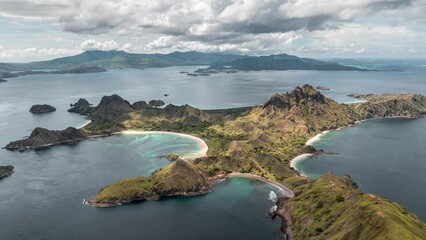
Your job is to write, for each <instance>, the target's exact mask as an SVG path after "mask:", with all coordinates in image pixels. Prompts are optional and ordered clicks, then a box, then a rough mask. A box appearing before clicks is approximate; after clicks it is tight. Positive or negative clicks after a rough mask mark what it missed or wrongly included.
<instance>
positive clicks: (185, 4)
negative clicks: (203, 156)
mask: <svg viewBox="0 0 426 240" xmlns="http://www.w3.org/2000/svg"><path fill="white" fill-rule="evenodd" d="M424 1H425V0H368V1H361V2H360V1H358V0H347V1H340V0H316V1H312V0H281V1H267V0H245V1H235V0H216V1H214V0H205V1H201V0H183V1H178V2H177V1H174V0H158V1H151V0H150V1H148V0H145V1H140V0H126V1H122V2H120V1H115V0H90V1H83V0H73V1H66V0H62V2H61V1H55V0H50V2H49V0H45V1H43V3H38V2H37V1H34V0H13V1H11V0H2V1H0V15H9V16H25V17H46V18H54V19H55V20H56V21H57V22H58V23H59V24H60V25H61V26H62V28H63V30H64V31H67V32H72V33H77V34H103V33H110V32H114V31H120V30H121V31H122V32H123V33H125V34H128V35H141V34H149V33H151V34H162V35H169V36H179V37H181V38H182V39H187V40H197V41H206V42H223V41H232V42H235V41H245V39H246V38H248V37H253V36H254V35H256V34H267V33H285V32H291V31H315V30H324V29H328V28H329V27H330V26H337V25H338V24H333V23H338V22H342V21H351V20H353V19H355V18H357V17H363V16H369V15H372V14H375V13H377V12H380V11H389V10H395V9H401V8H407V7H410V6H412V5H413V3H417V2H424ZM58 2H60V3H58ZM242 35H244V37H242Z"/></svg>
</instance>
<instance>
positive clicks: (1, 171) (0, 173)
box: [0, 165, 14, 179]
mask: <svg viewBox="0 0 426 240" xmlns="http://www.w3.org/2000/svg"><path fill="white" fill-rule="evenodd" d="M13 169H14V167H13V166H10V165H9V166H0V179H2V178H5V177H9V176H10V175H12V173H13Z"/></svg>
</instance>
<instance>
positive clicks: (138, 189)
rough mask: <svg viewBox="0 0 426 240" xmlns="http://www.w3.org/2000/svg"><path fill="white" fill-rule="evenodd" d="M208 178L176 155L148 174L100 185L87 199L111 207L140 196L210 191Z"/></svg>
mask: <svg viewBox="0 0 426 240" xmlns="http://www.w3.org/2000/svg"><path fill="white" fill-rule="evenodd" d="M210 185H211V184H210V181H209V180H208V178H207V176H206V175H205V174H204V173H203V172H202V171H200V170H199V169H198V168H197V167H196V166H195V165H193V164H191V163H188V162H185V161H184V160H181V159H177V160H176V161H175V162H173V163H172V164H171V165H170V166H168V167H166V168H164V169H160V170H159V171H157V172H155V173H154V174H153V175H151V176H149V177H136V178H129V179H123V180H121V181H118V182H115V183H113V184H110V185H108V186H106V187H105V188H103V189H102V190H101V191H100V192H99V193H98V194H97V195H96V196H95V197H93V198H90V199H89V200H88V202H89V203H90V204H91V205H93V206H98V207H111V206H118V205H121V204H124V203H129V202H132V201H139V200H157V199H159V198H160V197H166V196H195V195H200V194H205V193H208V192H209V191H210Z"/></svg>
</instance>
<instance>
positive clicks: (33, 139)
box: [4, 127, 87, 151]
mask: <svg viewBox="0 0 426 240" xmlns="http://www.w3.org/2000/svg"><path fill="white" fill-rule="evenodd" d="M86 138H87V135H86V133H85V132H84V131H81V130H79V129H76V128H73V127H69V128H67V129H65V130H60V131H56V130H48V129H45V128H40V127H38V128H35V129H34V130H33V131H32V132H31V135H30V136H29V137H28V138H26V139H22V140H18V141H14V142H10V143H9V144H7V145H6V146H5V147H4V148H5V149H7V150H12V151H15V150H16V151H25V150H39V149H44V148H48V147H51V146H55V145H61V144H75V143H77V142H79V141H81V140H84V139H86Z"/></svg>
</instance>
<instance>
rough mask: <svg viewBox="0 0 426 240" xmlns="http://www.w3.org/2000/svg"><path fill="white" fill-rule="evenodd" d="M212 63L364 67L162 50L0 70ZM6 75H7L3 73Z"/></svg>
mask: <svg viewBox="0 0 426 240" xmlns="http://www.w3.org/2000/svg"><path fill="white" fill-rule="evenodd" d="M206 65H207V66H210V67H209V68H207V70H220V69H223V67H224V66H226V65H230V66H232V68H234V69H238V70H253V71H257V70H290V69H299V70H362V69H360V68H356V67H349V66H343V65H339V64H336V63H328V62H324V61H320V60H315V59H310V58H300V57H297V56H294V55H288V54H284V53H283V54H276V55H269V56H248V55H241V54H226V53H215V52H198V51H189V52H179V51H175V52H172V53H168V54H161V53H149V54H148V53H128V52H124V51H117V50H110V51H101V50H89V51H85V52H83V53H80V54H77V55H74V56H67V57H61V58H55V59H52V60H47V61H35V62H29V63H0V72H6V73H7V72H13V71H30V70H44V69H60V70H63V69H71V68H78V67H98V68H105V69H124V68H134V69H143V68H151V67H171V66H206ZM3 77H5V76H3Z"/></svg>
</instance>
